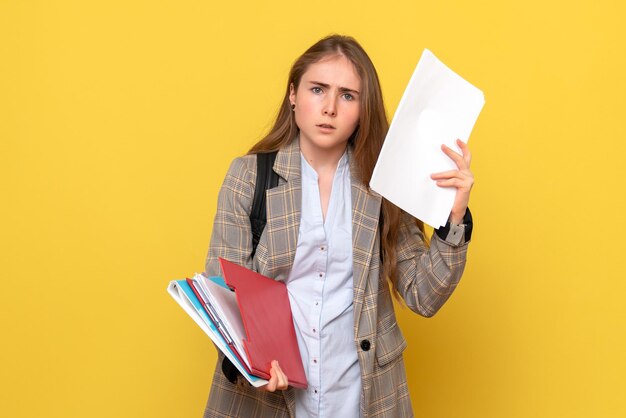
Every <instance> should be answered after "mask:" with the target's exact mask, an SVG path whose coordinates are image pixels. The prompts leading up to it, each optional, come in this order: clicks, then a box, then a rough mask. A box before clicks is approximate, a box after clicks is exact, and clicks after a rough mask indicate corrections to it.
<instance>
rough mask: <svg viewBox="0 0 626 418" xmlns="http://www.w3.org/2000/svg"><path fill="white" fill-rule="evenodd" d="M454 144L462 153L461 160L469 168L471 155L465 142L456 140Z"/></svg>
mask: <svg viewBox="0 0 626 418" xmlns="http://www.w3.org/2000/svg"><path fill="white" fill-rule="evenodd" d="M456 144H457V145H458V146H459V148H460V149H461V152H462V153H463V159H464V160H465V162H466V163H467V166H468V167H469V165H470V162H471V161H472V153H471V152H470V149H469V147H468V146H467V144H466V143H465V142H463V141H461V140H460V139H457V140H456Z"/></svg>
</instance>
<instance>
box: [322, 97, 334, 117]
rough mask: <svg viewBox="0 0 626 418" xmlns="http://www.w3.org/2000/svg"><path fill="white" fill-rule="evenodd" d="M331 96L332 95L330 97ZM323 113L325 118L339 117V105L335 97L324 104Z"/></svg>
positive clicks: (329, 98)
mask: <svg viewBox="0 0 626 418" xmlns="http://www.w3.org/2000/svg"><path fill="white" fill-rule="evenodd" d="M329 96H330V95H329ZM322 113H323V114H324V115H325V116H332V117H334V116H337V104H336V102H335V98H334V97H328V98H327V99H326V101H325V102H324V108H323V110H322Z"/></svg>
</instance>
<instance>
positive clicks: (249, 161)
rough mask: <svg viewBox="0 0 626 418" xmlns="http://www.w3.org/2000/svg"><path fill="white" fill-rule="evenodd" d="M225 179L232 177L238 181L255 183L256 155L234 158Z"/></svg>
mask: <svg viewBox="0 0 626 418" xmlns="http://www.w3.org/2000/svg"><path fill="white" fill-rule="evenodd" d="M226 177H234V178H236V179H240V180H249V179H252V180H254V181H256V180H255V177H256V155H254V154H246V155H242V156H240V157H237V158H235V159H234V160H233V161H232V162H231V163H230V167H229V168H228V172H227V173H226ZM254 181H253V183H254Z"/></svg>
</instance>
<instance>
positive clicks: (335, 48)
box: [249, 35, 424, 296]
mask: <svg viewBox="0 0 626 418" xmlns="http://www.w3.org/2000/svg"><path fill="white" fill-rule="evenodd" d="M333 55H343V56H344V57H346V58H347V59H348V60H349V61H350V62H351V63H352V64H353V65H354V67H355V69H356V71H357V74H358V75H359V77H360V78H361V94H360V101H361V102H360V105H361V111H360V118H359V125H358V127H357V128H356V130H355V131H354V133H353V134H352V135H351V137H350V139H349V144H350V146H352V149H353V151H352V158H353V160H354V162H355V164H356V167H357V173H358V174H357V175H358V177H359V178H358V180H359V181H360V182H361V183H363V184H365V185H368V184H369V182H370V179H371V177H372V172H373V171H374V166H375V165H376V160H377V159H378V154H379V153H380V149H381V147H382V146H383V141H384V140H385V135H386V134H387V130H388V129H389V123H388V122H387V114H386V113H385V106H384V103H383V96H382V91H381V88H380V83H379V80H378V74H377V73H376V69H375V68H374V64H373V63H372V61H371V60H370V58H369V56H368V55H367V53H366V52H365V50H364V49H363V48H362V47H361V45H359V43H358V42H357V41H356V40H355V39H354V38H352V37H350V36H342V35H331V36H327V37H325V38H323V39H321V40H319V41H318V42H316V43H315V44H314V45H313V46H311V47H310V48H309V49H308V50H306V52H305V53H304V54H302V55H301V56H300V57H299V58H298V59H297V60H296V61H295V63H294V64H293V66H292V67H291V71H290V72H289V79H288V80H287V88H286V91H285V97H284V99H283V102H282V104H281V105H280V108H279V110H278V116H277V117H276V122H275V123H274V125H273V127H272V129H271V130H270V132H269V133H268V134H267V135H266V136H265V137H264V138H263V139H261V140H260V141H259V142H257V143H256V144H255V145H254V146H253V147H252V148H251V149H250V151H249V153H250V154H256V153H263V152H272V151H277V150H278V149H280V148H281V147H282V146H284V145H286V144H289V143H290V142H291V141H292V140H294V138H296V136H297V134H298V127H297V126H296V121H295V117H294V116H293V111H292V109H291V103H290V101H289V92H290V86H291V85H292V84H293V86H294V89H295V90H296V91H297V89H298V86H299V84H300V80H301V79H302V75H303V74H304V73H305V72H306V70H307V69H308V68H309V66H310V65H311V64H314V63H316V62H319V61H320V60H322V59H324V58H327V57H329V56H333ZM400 215H401V210H400V209H399V208H398V207H397V206H396V205H394V204H393V203H391V202H389V201H388V200H386V199H383V202H382V209H381V217H380V237H381V252H382V261H383V266H382V267H383V268H382V277H386V278H388V279H389V281H390V282H391V285H392V287H393V290H394V293H395V294H396V296H397V287H396V261H397V257H396V241H397V238H398V228H399V224H400ZM418 227H419V228H420V229H421V231H422V233H424V224H423V223H421V222H420V221H418Z"/></svg>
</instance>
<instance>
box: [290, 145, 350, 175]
mask: <svg viewBox="0 0 626 418" xmlns="http://www.w3.org/2000/svg"><path fill="white" fill-rule="evenodd" d="M308 145H309V144H304V143H302V142H301V143H300V152H302V155H303V156H304V158H305V159H306V161H307V162H308V163H309V165H310V166H311V167H312V168H313V169H314V170H315V172H317V174H318V175H322V174H325V173H329V172H331V173H334V172H335V170H336V169H337V164H338V163H339V160H340V159H341V156H342V155H343V153H344V152H345V151H346V147H347V145H344V144H342V145H341V146H340V147H336V148H333V149H319V148H315V147H309V146H308Z"/></svg>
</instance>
